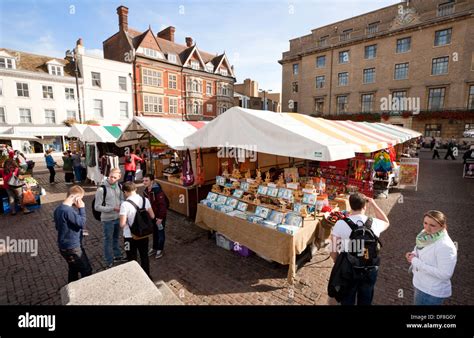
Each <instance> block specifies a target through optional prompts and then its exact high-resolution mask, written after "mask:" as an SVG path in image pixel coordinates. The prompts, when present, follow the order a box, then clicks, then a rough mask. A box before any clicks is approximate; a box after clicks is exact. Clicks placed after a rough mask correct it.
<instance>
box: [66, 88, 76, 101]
mask: <svg viewBox="0 0 474 338" xmlns="http://www.w3.org/2000/svg"><path fill="white" fill-rule="evenodd" d="M64 91H65V93H66V100H74V99H75V97H74V88H64Z"/></svg>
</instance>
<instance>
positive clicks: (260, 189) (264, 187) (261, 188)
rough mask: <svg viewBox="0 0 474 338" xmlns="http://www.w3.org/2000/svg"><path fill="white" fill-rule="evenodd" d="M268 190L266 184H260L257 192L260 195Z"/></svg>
mask: <svg viewBox="0 0 474 338" xmlns="http://www.w3.org/2000/svg"><path fill="white" fill-rule="evenodd" d="M267 190H268V187H266V186H264V185H259V186H258V190H257V193H258V194H259V195H266V194H267Z"/></svg>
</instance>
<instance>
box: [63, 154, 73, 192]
mask: <svg viewBox="0 0 474 338" xmlns="http://www.w3.org/2000/svg"><path fill="white" fill-rule="evenodd" d="M63 155H64V156H63V171H64V181H66V184H73V181H74V174H73V171H72V170H73V159H72V157H71V151H70V150H68V151H65V152H64V153H63Z"/></svg>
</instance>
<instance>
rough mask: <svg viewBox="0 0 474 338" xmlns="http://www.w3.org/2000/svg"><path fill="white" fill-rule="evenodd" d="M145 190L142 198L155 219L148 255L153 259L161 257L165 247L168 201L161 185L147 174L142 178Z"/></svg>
mask: <svg viewBox="0 0 474 338" xmlns="http://www.w3.org/2000/svg"><path fill="white" fill-rule="evenodd" d="M143 185H144V186H145V190H144V191H143V196H145V197H146V198H148V200H149V201H150V203H151V207H152V209H153V212H154V214H155V216H156V218H157V222H156V226H155V227H153V246H152V249H150V251H148V255H149V256H152V255H155V258H156V259H158V258H161V257H163V248H164V246H165V225H166V213H167V212H168V207H169V200H168V197H167V196H166V195H165V193H164V192H163V190H162V189H161V185H159V184H158V183H157V182H155V177H154V176H153V175H151V174H147V175H145V176H144V177H143Z"/></svg>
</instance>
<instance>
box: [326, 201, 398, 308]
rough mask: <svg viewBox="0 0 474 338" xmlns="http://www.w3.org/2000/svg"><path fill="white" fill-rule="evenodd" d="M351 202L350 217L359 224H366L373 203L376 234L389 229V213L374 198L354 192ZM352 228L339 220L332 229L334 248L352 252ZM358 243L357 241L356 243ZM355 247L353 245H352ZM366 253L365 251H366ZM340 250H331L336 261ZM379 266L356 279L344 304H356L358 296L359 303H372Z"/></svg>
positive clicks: (346, 295) (373, 228)
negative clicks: (367, 213)
mask: <svg viewBox="0 0 474 338" xmlns="http://www.w3.org/2000/svg"><path fill="white" fill-rule="evenodd" d="M349 204H350V206H351V209H352V213H351V216H349V219H350V220H351V221H352V222H353V223H354V224H355V225H357V226H359V227H361V226H363V225H364V224H366V222H367V220H368V217H367V216H366V215H365V214H366V210H367V204H369V205H371V206H373V207H374V209H375V216H376V217H377V218H373V219H372V225H371V229H372V231H373V232H374V234H375V236H377V237H379V236H380V233H381V232H383V231H385V230H387V228H388V227H389V225H390V222H389V220H388V218H387V215H385V213H384V212H383V211H382V209H380V207H379V206H378V205H377V204H376V203H375V201H374V200H373V199H372V198H367V197H365V196H364V195H363V194H361V193H355V194H352V195H351V196H350V197H349ZM351 233H352V230H351V227H350V226H349V224H348V223H347V222H346V221H344V220H339V221H337V222H336V224H335V225H334V228H333V229H332V237H331V240H332V248H338V247H341V251H345V252H350V251H351V248H350V246H351V244H353V243H350V236H351ZM356 244H357V243H356ZM352 247H353V245H352ZM364 253H365V252H364ZM338 254H339V253H338V252H337V251H336V250H332V251H331V257H332V259H333V260H334V261H336V259H337V256H338ZM377 273H378V266H375V267H372V268H369V269H367V270H365V273H364V275H363V276H359V278H356V279H354V281H353V282H352V285H351V286H350V288H349V290H348V292H347V293H346V294H345V296H344V297H343V299H342V301H341V304H342V305H355V303H356V297H357V305H370V304H372V299H373V297H374V287H375V282H376V281H377Z"/></svg>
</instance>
